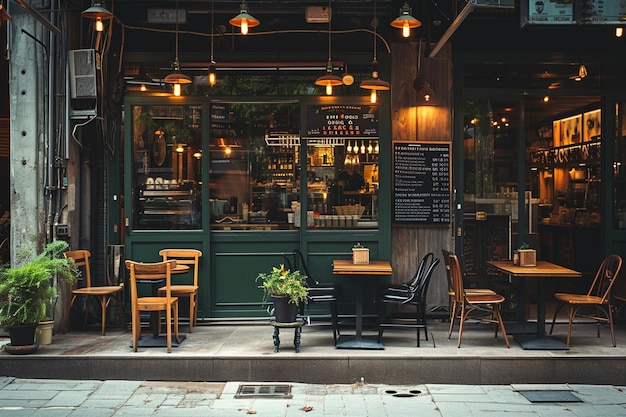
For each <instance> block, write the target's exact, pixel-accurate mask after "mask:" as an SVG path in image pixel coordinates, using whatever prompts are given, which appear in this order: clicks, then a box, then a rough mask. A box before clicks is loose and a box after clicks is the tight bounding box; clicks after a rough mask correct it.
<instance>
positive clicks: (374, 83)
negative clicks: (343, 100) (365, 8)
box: [360, 1, 390, 103]
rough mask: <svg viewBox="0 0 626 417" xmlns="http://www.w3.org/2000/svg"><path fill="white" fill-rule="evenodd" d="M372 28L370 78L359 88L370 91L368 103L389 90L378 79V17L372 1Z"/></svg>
mask: <svg viewBox="0 0 626 417" xmlns="http://www.w3.org/2000/svg"><path fill="white" fill-rule="evenodd" d="M372 27H373V28H374V60H373V61H372V78H370V79H369V80H363V81H361V85H360V87H361V88H364V89H366V90H371V93H370V102H371V103H376V102H377V101H378V91H387V90H389V88H390V87H389V83H388V82H387V81H383V80H381V79H379V78H378V60H377V59H376V43H377V41H378V39H377V32H376V28H377V27H378V17H377V14H376V1H374V19H372Z"/></svg>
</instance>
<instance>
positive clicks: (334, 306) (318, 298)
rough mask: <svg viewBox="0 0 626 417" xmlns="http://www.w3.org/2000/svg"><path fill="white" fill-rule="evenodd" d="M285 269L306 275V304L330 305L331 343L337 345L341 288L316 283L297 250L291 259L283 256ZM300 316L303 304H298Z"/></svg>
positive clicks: (319, 316)
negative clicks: (307, 287)
mask: <svg viewBox="0 0 626 417" xmlns="http://www.w3.org/2000/svg"><path fill="white" fill-rule="evenodd" d="M283 259H284V260H285V262H286V264H287V267H288V268H289V269H290V270H292V271H295V270H299V271H300V272H302V273H303V274H304V275H306V277H307V278H306V280H307V285H308V286H309V295H308V297H307V304H309V303H328V304H329V305H330V320H331V324H332V328H333V341H334V343H335V345H336V344H337V337H338V336H339V319H338V299H339V293H340V291H341V287H340V286H339V285H338V284H336V283H333V282H330V283H328V282H327V283H322V282H319V281H317V280H316V279H315V278H314V277H313V276H312V275H311V273H310V272H309V269H308V268H307V265H306V261H305V258H304V255H303V254H302V252H300V251H299V250H298V249H294V251H293V252H292V254H291V258H290V257H289V256H287V255H284V254H283ZM300 315H301V316H304V303H302V304H300ZM308 317H309V320H310V319H311V317H317V318H323V317H327V316H326V315H315V316H311V315H309V316H308Z"/></svg>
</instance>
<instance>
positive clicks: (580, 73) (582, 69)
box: [578, 64, 587, 80]
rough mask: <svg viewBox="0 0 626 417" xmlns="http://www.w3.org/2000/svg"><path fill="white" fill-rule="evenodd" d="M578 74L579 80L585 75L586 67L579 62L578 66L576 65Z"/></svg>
mask: <svg viewBox="0 0 626 417" xmlns="http://www.w3.org/2000/svg"><path fill="white" fill-rule="evenodd" d="M578 76H579V77H580V79H581V80H582V79H583V78H585V77H586V76H587V67H585V64H580V67H578Z"/></svg>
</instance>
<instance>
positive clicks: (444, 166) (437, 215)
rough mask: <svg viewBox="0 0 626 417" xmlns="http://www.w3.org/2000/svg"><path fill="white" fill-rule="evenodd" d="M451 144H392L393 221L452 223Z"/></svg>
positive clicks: (422, 223) (426, 223)
mask: <svg viewBox="0 0 626 417" xmlns="http://www.w3.org/2000/svg"><path fill="white" fill-rule="evenodd" d="M450 148H451V144H450V143H449V142H394V143H393V222H394V223H396V224H415V225H448V224H450V222H451V210H450V188H451V165H450V164H451V157H450Z"/></svg>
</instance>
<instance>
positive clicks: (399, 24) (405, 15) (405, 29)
mask: <svg viewBox="0 0 626 417" xmlns="http://www.w3.org/2000/svg"><path fill="white" fill-rule="evenodd" d="M412 13H413V10H412V9H411V7H410V6H409V3H407V2H405V3H404V5H403V6H402V7H401V8H400V16H398V17H396V18H395V19H394V20H392V21H391V26H393V27H394V28H398V29H402V37H404V38H408V37H409V36H411V29H415V28H418V27H420V26H422V22H420V21H419V20H417V19H416V18H414V17H413V16H412V15H411V14H412Z"/></svg>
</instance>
